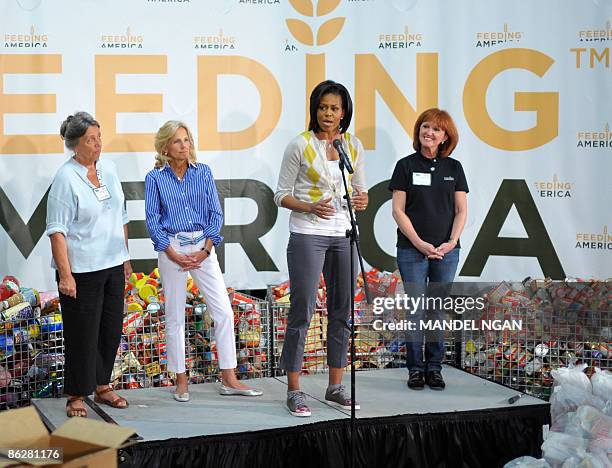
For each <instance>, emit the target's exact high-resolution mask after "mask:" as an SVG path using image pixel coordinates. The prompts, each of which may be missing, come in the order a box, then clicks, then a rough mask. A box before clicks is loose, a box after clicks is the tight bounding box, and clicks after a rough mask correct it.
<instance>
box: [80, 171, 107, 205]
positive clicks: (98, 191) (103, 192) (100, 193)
mask: <svg viewBox="0 0 612 468" xmlns="http://www.w3.org/2000/svg"><path fill="white" fill-rule="evenodd" d="M75 162H76V161H75ZM77 164H78V162H77ZM75 172H76V173H77V174H78V175H79V177H80V178H81V179H83V181H85V183H86V184H87V185H88V186H89V188H91V190H92V191H93V193H94V195H95V196H96V199H97V200H98V201H99V202H103V201H105V200H108V199H110V198H111V194H110V192H109V191H108V187H107V186H106V185H104V182H103V181H102V173H101V172H100V170H99V169H98V168H96V177H97V178H98V182H99V183H100V186H99V187H96V186H95V185H94V184H93V183H92V182H91V180H89V179H88V178H87V175H85V177H83V174H81V173H80V172H79V171H77V170H76V169H75Z"/></svg>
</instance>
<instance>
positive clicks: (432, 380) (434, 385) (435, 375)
mask: <svg viewBox="0 0 612 468" xmlns="http://www.w3.org/2000/svg"><path fill="white" fill-rule="evenodd" d="M425 382H426V383H427V385H429V388H431V389H432V390H444V388H445V387H446V384H445V383H444V379H443V378H442V373H441V372H440V371H438V370H435V371H431V372H428V373H427V376H426V377H425Z"/></svg>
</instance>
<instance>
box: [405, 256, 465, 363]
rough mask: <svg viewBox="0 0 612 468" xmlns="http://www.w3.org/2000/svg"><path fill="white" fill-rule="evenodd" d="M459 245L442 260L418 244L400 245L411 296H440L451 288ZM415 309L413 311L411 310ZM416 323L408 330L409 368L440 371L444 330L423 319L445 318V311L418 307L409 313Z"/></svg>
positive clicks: (407, 286) (406, 286)
mask: <svg viewBox="0 0 612 468" xmlns="http://www.w3.org/2000/svg"><path fill="white" fill-rule="evenodd" d="M458 263H459V249H458V248H454V249H453V250H451V251H450V252H448V253H447V254H446V255H444V258H443V259H442V260H430V259H428V258H427V257H425V256H424V255H423V254H422V253H421V252H419V251H418V250H417V249H415V248H398V249H397V265H398V267H399V270H400V274H401V276H402V281H403V282H404V290H405V292H406V294H407V295H408V296H412V297H415V298H418V297H423V298H425V297H427V296H430V297H441V298H444V297H446V296H447V295H448V292H449V291H450V286H451V282H452V281H453V279H454V278H455V273H456V272H457V264H458ZM411 312H413V311H411ZM406 319H407V320H410V321H412V322H413V323H414V324H415V327H414V328H415V329H414V330H412V331H409V332H408V336H407V343H406V350H407V353H406V354H407V355H406V362H407V367H408V370H410V371H421V372H430V371H436V370H437V371H439V370H441V369H442V360H443V359H444V331H443V330H425V332H424V331H423V329H422V327H421V320H424V319H427V320H432V321H436V320H443V319H444V314H443V311H442V310H440V309H436V308H433V309H431V308H426V309H423V308H422V307H420V308H418V309H417V310H415V311H414V313H411V314H410V316H408V317H406ZM423 338H425V356H423Z"/></svg>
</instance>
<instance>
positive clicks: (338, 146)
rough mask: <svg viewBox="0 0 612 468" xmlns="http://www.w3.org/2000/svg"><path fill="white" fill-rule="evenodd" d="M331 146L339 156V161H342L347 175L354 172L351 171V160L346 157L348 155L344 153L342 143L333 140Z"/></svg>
mask: <svg viewBox="0 0 612 468" xmlns="http://www.w3.org/2000/svg"><path fill="white" fill-rule="evenodd" d="M333 145H334V148H336V151H337V152H338V154H339V155H340V161H342V164H344V167H346V170H347V172H348V173H349V174H352V173H353V172H355V171H354V170H353V165H352V164H351V158H349V157H348V155H347V154H346V152H345V151H344V148H343V147H342V142H341V141H340V140H338V139H335V140H334V142H333Z"/></svg>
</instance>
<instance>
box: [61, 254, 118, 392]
mask: <svg viewBox="0 0 612 468" xmlns="http://www.w3.org/2000/svg"><path fill="white" fill-rule="evenodd" d="M72 276H74V280H75V281H76V291H77V294H76V295H77V297H76V299H75V298H73V297H70V296H66V295H64V294H62V293H60V295H59V298H60V304H61V306H62V319H63V323H64V347H65V356H66V363H65V365H64V393H65V394H67V395H74V396H84V395H90V394H91V393H92V392H93V391H94V389H95V387H96V385H108V383H109V382H110V377H111V372H112V371H113V364H114V362H115V355H116V354H117V348H118V347H119V340H120V339H121V328H122V325H123V302H124V301H123V291H124V285H125V278H124V274H123V265H119V266H116V267H112V268H107V269H105V270H99V271H92V272H88V273H73V274H72ZM56 280H57V281H58V282H59V277H58V275H57V274H56Z"/></svg>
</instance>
